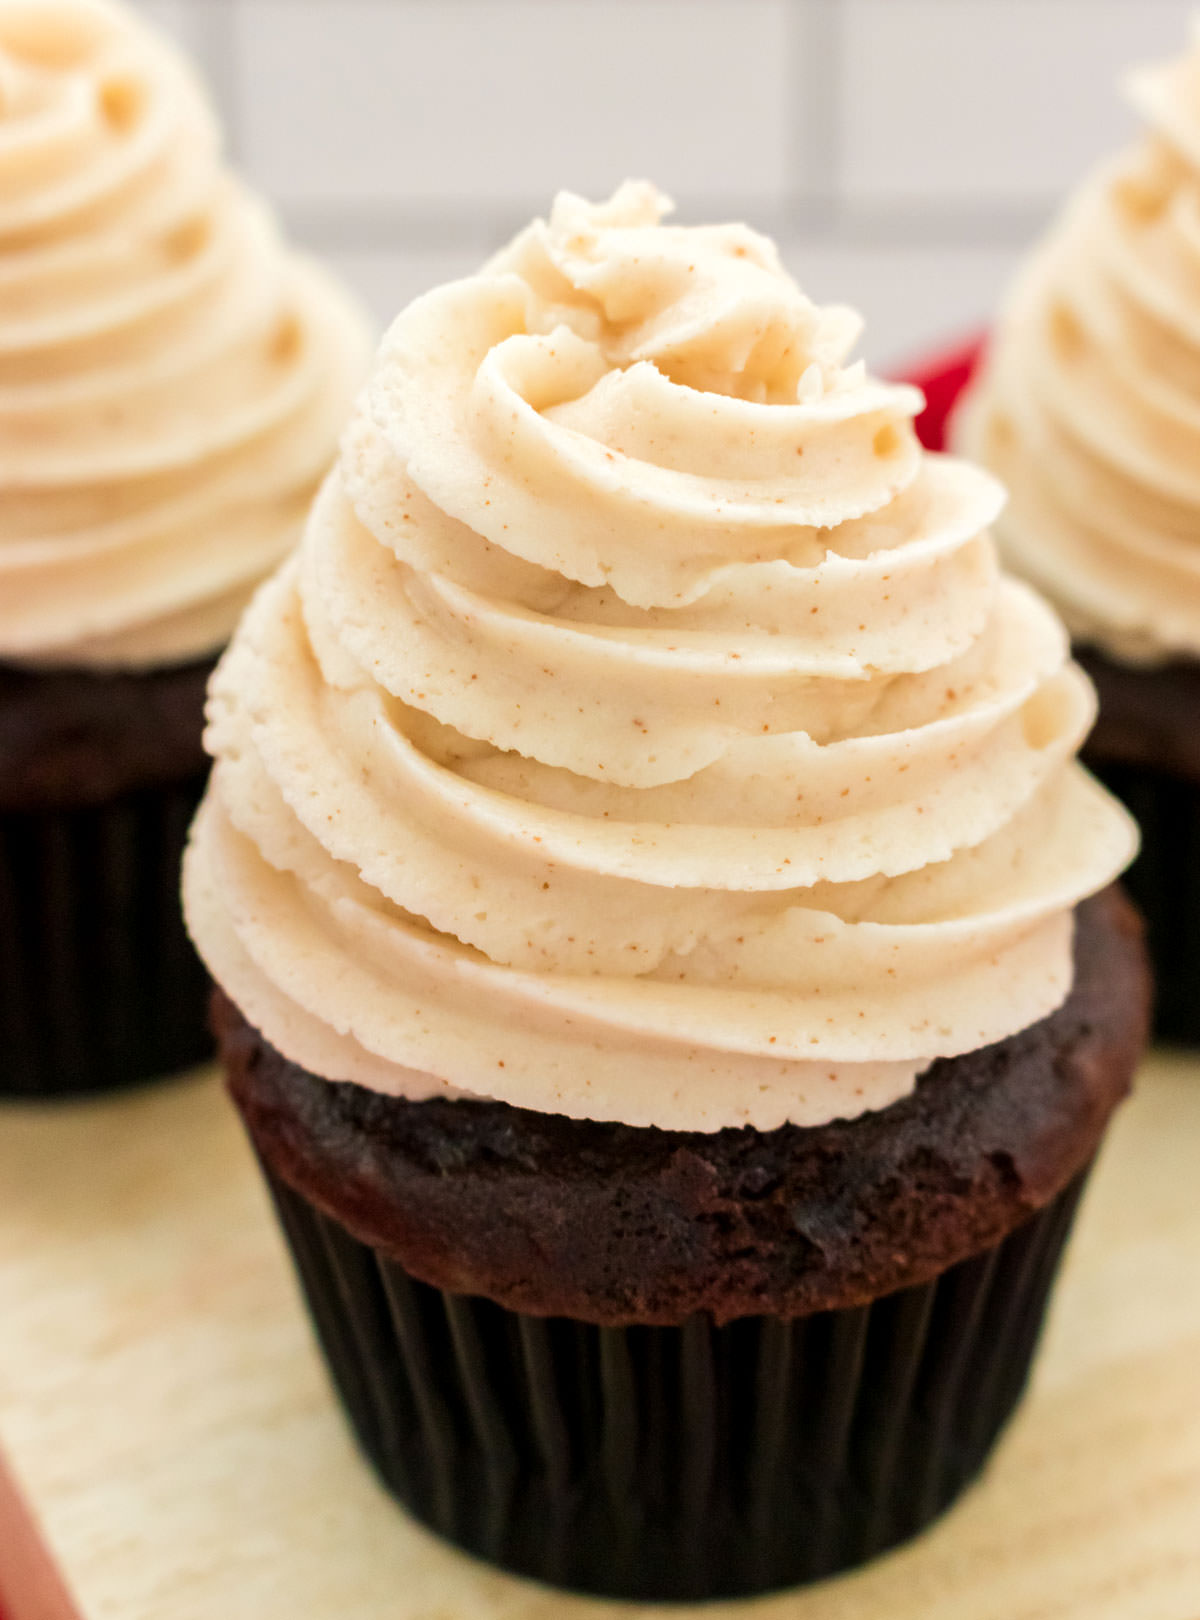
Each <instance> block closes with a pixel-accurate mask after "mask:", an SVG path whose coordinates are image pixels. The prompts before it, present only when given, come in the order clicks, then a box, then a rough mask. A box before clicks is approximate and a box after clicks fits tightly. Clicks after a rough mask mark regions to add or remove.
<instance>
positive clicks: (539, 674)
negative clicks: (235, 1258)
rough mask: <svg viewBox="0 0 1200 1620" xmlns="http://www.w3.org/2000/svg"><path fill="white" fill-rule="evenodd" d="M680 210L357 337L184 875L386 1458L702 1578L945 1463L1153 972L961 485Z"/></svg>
mask: <svg viewBox="0 0 1200 1620" xmlns="http://www.w3.org/2000/svg"><path fill="white" fill-rule="evenodd" d="M667 206H668V205H667V204H666V201H665V199H663V198H662V197H660V196H659V195H658V194H657V192H656V191H655V190H654V189H653V188H652V187H650V186H648V185H645V184H633V183H631V184H627V185H625V186H623V187H622V188H621V189H620V190H619V191H618V192H617V193H616V194H615V196H614V197H613V198H612V199H611V200H610V201H609V202H607V203H604V204H601V205H599V206H592V205H589V204H588V203H585V202H584V201H582V200H581V199H579V198H577V197H573V196H570V195H564V196H561V197H560V198H559V199H558V200H557V202H556V203H555V206H554V209H553V212H552V213H551V215H550V218H549V221H548V222H547V221H539V222H537V223H535V224H534V225H532V226H531V227H530V228H529V229H528V230H526V231H525V232H523V233H522V234H521V235H520V236H519V237H518V238H517V239H516V240H515V241H514V242H513V243H512V245H511V246H509V247H508V248H506V249H505V250H504V251H503V252H501V253H500V254H499V256H498V257H497V258H495V259H494V260H492V261H491V262H490V263H489V264H488V265H487V266H486V267H485V269H484V270H483V271H482V272H481V273H480V274H478V275H476V276H473V277H470V278H469V279H467V280H463V281H459V282H456V283H453V284H451V285H449V286H446V287H443V288H441V289H439V290H437V291H434V292H432V293H430V294H428V295H427V296H425V297H424V298H421V299H418V300H417V301H416V302H415V303H414V304H412V305H411V306H410V307H409V308H408V310H407V311H405V312H404V313H403V314H402V315H401V316H400V317H399V319H398V320H397V321H396V323H395V324H394V325H393V327H392V328H391V331H390V333H389V335H388V336H387V338H386V339H385V341H384V344H383V347H382V349H381V352H380V354H379V357H378V361H377V364H376V367H375V370H374V373H373V377H372V379H371V381H370V383H369V385H368V387H367V388H366V390H365V391H364V393H363V395H362V397H361V399H360V401H359V404H358V407H357V410H356V412H355V414H354V416H353V417H352V420H351V423H350V426H349V427H348V429H347V432H346V434H345V436H344V438H343V443H342V454H341V459H340V461H339V463H338V465H337V467H336V469H335V471H334V472H333V473H332V474H331V476H330V477H329V479H328V480H327V482H326V483H325V485H324V487H323V489H322V491H321V494H320V496H319V497H318V500H317V502H316V504H315V506H314V509H313V513H312V516H311V518H310V521H309V524H308V527H307V529H306V533H305V538H304V541H303V542H302V544H301V547H300V549H299V551H298V553H297V555H296V556H295V557H294V558H293V559H292V560H290V561H289V562H288V563H287V564H286V565H285V567H284V568H283V569H282V570H281V571H280V573H278V574H277V576H276V577H275V578H274V579H273V580H272V581H271V582H270V583H268V584H267V585H265V586H264V587H263V588H262V590H261V591H260V592H259V594H258V595H257V597H256V598H255V601H254V603H253V605H252V607H251V608H250V610H249V613H248V615H247V617H246V618H245V620H244V621H243V623H242V625H241V627H240V629H239V631H238V633H237V635H236V636H235V638H234V641H233V644H232V646H231V648H230V650H229V652H228V653H227V654H226V655H225V657H224V659H223V660H222V662H221V664H220V665H219V666H218V670H217V673H216V676H215V677H214V680H213V683H212V687H211V698H210V708H209V717H210V724H209V730H208V733H207V740H208V746H209V749H210V751H211V752H212V754H213V755H214V757H215V761H216V764H215V767H214V771H213V777H212V784H211V788H210V790H209V793H208V795H207V797H206V799H205V801H204V803H203V805H202V806H201V809H200V811H199V814H198V816H197V819H196V823H195V826H194V828H193V832H192V839H191V843H190V849H189V854H188V857H187V861H186V865H185V881H184V888H185V900H186V908H187V914H188V920H189V923H190V927H191V930H192V935H193V938H194V939H195V941H196V943H197V945H198V946H199V949H200V952H201V954H202V955H203V956H204V958H205V960H206V962H207V963H208V965H209V967H210V969H211V970H212V973H213V976H214V978H215V979H216V981H217V983H218V985H219V986H220V990H219V991H218V992H217V997H216V1022H217V1025H218V1029H219V1035H220V1041H221V1047H222V1052H223V1056H224V1061H225V1064H226V1068H227V1071H228V1077H229V1083H230V1086H231V1089H232V1092H233V1096H234V1099H235V1101H236V1103H237V1106H238V1108H239V1109H240V1111H241V1114H242V1117H243V1119H244V1121H245V1124H246V1127H247V1130H248V1132H249V1135H250V1138H251V1141H252V1143H253V1145H254V1148H255V1149H256V1151H257V1153H258V1156H259V1158H260V1160H261V1163H262V1166H263V1169H264V1171H265V1174H266V1177H267V1180H268V1182H269V1184H270V1187H271V1189H272V1192H273V1194H274V1197H275V1200H276V1203H277V1206H278V1210H279V1214H280V1217H281V1220H282V1224H283V1227H284V1229H285V1232H286V1234H287V1237H288V1240H289V1242H290V1244H291V1247H292V1250H293V1253H294V1256H295V1261H296V1265H297V1268H298V1270H299V1274H300V1277H301V1279H302V1282H303V1285H304V1288H305V1291H306V1293H307V1297H308V1302H309V1305H310V1307H311V1311H312V1314H313V1317H314V1320H315V1323H316V1327H317V1331H318V1333H319V1335H320V1338H321V1342H322V1344H323V1346H324V1348H325V1351H326V1354H327V1357H328V1360H329V1364H330V1366H331V1369H332V1372H333V1376H334V1378H335V1380H336V1383H337V1386H338V1389H339V1390H340V1392H341V1395H342V1397H343V1399H344V1401H345V1405H346V1407H347V1409H348V1412H349V1415H350V1418H351V1420H352V1422H353V1424H354V1427H355V1429H356V1432H357V1434H358V1436H359V1439H360V1441H361V1442H362V1445H363V1447H364V1449H365V1451H366V1452H367V1454H368V1456H369V1457H370V1458H371V1460H372V1461H373V1462H374V1464H375V1466H376V1467H377V1469H378V1471H379V1473H380V1475H381V1476H382V1478H383V1480H384V1481H385V1482H386V1484H387V1485H388V1486H389V1487H390V1488H391V1489H392V1491H393V1492H394V1493H395V1494H396V1496H397V1497H398V1498H399V1499H400V1500H401V1501H402V1502H403V1503H405V1504H406V1505H407V1507H408V1508H409V1509H410V1511H411V1512H412V1513H413V1514H415V1515H416V1516H417V1518H419V1519H420V1520H422V1521H423V1522H424V1523H426V1524H428V1525H430V1526H432V1527H433V1528H434V1529H436V1530H438V1531H440V1532H441V1533H442V1534H443V1535H445V1536H446V1537H448V1538H450V1539H451V1540H452V1541H454V1542H457V1543H458V1544H460V1545H461V1546H463V1547H466V1548H468V1549H470V1550H471V1551H472V1552H475V1553H477V1554H479V1555H480V1556H482V1557H484V1558H486V1559H490V1560H492V1561H494V1562H495V1563H497V1564H500V1565H502V1566H503V1567H505V1568H507V1569H510V1570H515V1571H518V1572H521V1573H523V1574H525V1575H529V1576H534V1577H536V1578H539V1579H541V1580H544V1581H548V1582H552V1583H556V1584H559V1585H562V1586H566V1587H570V1588H575V1589H580V1590H585V1591H591V1592H597V1593H604V1594H609V1595H613V1596H618V1597H627V1598H639V1599H701V1598H709V1597H718V1596H723V1595H732V1594H737V1593H751V1592H757V1591H765V1590H768V1589H771V1588H773V1587H779V1586H783V1585H787V1584H791V1583H794V1582H797V1581H800V1580H804V1579H809V1578H812V1577H816V1576H820V1575H825V1574H828V1573H830V1572H832V1571H834V1570H837V1569H841V1568H843V1567H846V1566H847V1565H850V1564H853V1563H856V1562H858V1561H860V1560H862V1559H864V1558H866V1557H868V1556H870V1555H871V1554H873V1553H876V1552H878V1551H880V1550H881V1549H883V1548H885V1547H888V1546H891V1545H892V1544H894V1543H895V1542H897V1541H899V1540H902V1539H903V1538H905V1537H907V1536H909V1535H911V1534H912V1533H914V1532H915V1531H916V1530H918V1529H920V1528H921V1526H922V1525H924V1524H926V1523H928V1522H929V1521H930V1520H931V1519H932V1518H933V1517H934V1516H936V1515H937V1514H938V1513H939V1512H940V1511H941V1510H942V1509H943V1508H944V1507H945V1506H946V1505H947V1504H948V1503H949V1502H950V1501H951V1500H952V1499H953V1498H954V1496H955V1495H956V1493H957V1492H958V1491H959V1490H960V1489H961V1488H962V1487H963V1486H964V1485H965V1484H966V1482H967V1481H968V1480H970V1479H971V1478H972V1477H973V1476H974V1475H975V1474H976V1473H977V1471H978V1470H979V1468H980V1467H981V1466H982V1464H983V1462H984V1459H985V1457H986V1455H987V1453H988V1450H989V1448H990V1446H991V1444H992V1441H993V1440H994V1438H995V1436H996V1434H997V1433H998V1431H999V1430H1000V1428H1001V1427H1002V1426H1003V1423H1004V1421H1005V1419H1006V1418H1007V1416H1008V1415H1009V1413H1010V1412H1011V1411H1012V1409H1013V1406H1014V1404H1015V1402H1016V1400H1017V1398H1018V1395H1019V1393H1020V1390H1021V1387H1022V1385H1023V1383H1024V1380H1025V1375H1026V1370H1027V1367H1028V1365H1029V1361H1030V1357H1031V1354H1032V1351H1033V1347H1034V1343H1035V1340H1036V1338H1037V1333H1038V1326H1039V1323H1040V1320H1041V1315H1042V1309H1043V1305H1044V1302H1045V1298H1046V1294H1047V1290H1048V1288H1049V1286H1050V1282H1051V1278H1052V1276H1053V1273H1054V1269H1055V1265H1056V1263H1057V1260H1058V1256H1059V1253H1060V1250H1061V1248H1062V1244H1063V1241H1064V1239H1065V1236H1066V1233H1067V1230H1068V1227H1069V1225H1070V1221H1071V1215H1072V1211H1073V1209H1074V1206H1075V1202H1076V1199H1077V1198H1078V1195H1079V1191H1080V1188H1081V1186H1082V1183H1083V1178H1084V1176H1085V1174H1086V1171H1087V1167H1088V1164H1089V1162H1090V1160H1091V1158H1092V1156H1093V1154H1094V1153H1095V1151H1096V1147H1097V1144H1098V1142H1099V1140H1100V1137H1101V1135H1102V1133H1103V1130H1104V1126H1105V1122H1106V1120H1107V1118H1108V1116H1109V1114H1110V1112H1111V1110H1112V1109H1113V1107H1114V1106H1115V1105H1116V1103H1117V1101H1118V1100H1119V1098H1120V1097H1121V1096H1122V1094H1123V1093H1124V1092H1125V1090H1126V1088H1127V1086H1128V1084H1129V1080H1130V1075H1131V1073H1132V1070H1133V1067H1134V1065H1135V1062H1136V1060H1137V1056H1138V1052H1139V1049H1140V1047H1141V1044H1142V1041H1143V1037H1144V1024H1145V1003H1146V981H1145V970H1144V964H1143V960H1142V953H1141V944H1140V938H1139V932H1138V924H1137V922H1136V920H1135V918H1134V917H1133V916H1132V914H1131V911H1130V908H1129V906H1128V903H1127V902H1126V901H1125V900H1124V899H1123V898H1122V896H1121V895H1120V893H1119V891H1117V890H1116V889H1115V888H1113V887H1112V880H1113V878H1114V875H1115V874H1116V873H1117V872H1119V871H1120V869H1121V868H1122V867H1123V866H1124V865H1125V863H1126V862H1127V861H1128V860H1129V858H1130V856H1131V854H1132V852H1133V849H1134V842H1135V835H1134V831H1133V828H1132V825H1131V822H1130V820H1129V818H1128V817H1127V816H1126V814H1125V813H1124V812H1123V811H1122V810H1121V809H1120V808H1119V807H1118V806H1117V805H1116V804H1115V802H1114V801H1113V800H1111V799H1110V798H1109V797H1108V795H1107V794H1106V793H1105V792H1104V791H1103V790H1102V789H1100V788H1099V787H1098V786H1097V785H1096V784H1095V783H1094V782H1093V781H1092V780H1091V779H1090V778H1089V777H1088V776H1087V775H1086V774H1085V773H1084V772H1083V771H1082V770H1081V769H1080V768H1079V766H1078V765H1077V764H1076V763H1075V762H1074V755H1075V751H1076V749H1077V747H1078V745H1079V743H1080V741H1081V739H1082V737H1083V735H1084V733H1085V732H1086V730H1087V728H1088V726H1089V725H1090V723H1091V720H1092V716H1093V695H1092V691H1091V688H1090V686H1089V683H1088V681H1087V679H1086V677H1085V676H1084V675H1083V674H1082V673H1081V672H1080V671H1079V669H1078V668H1076V667H1075V666H1074V665H1073V664H1072V663H1071V662H1070V661H1069V655H1068V649H1067V642H1066V637H1065V634H1064V632H1063V630H1062V628H1061V626H1060V624H1059V622H1058V620H1057V619H1056V618H1055V616H1054V614H1053V613H1052V611H1051V610H1050V609H1049V608H1047V607H1046V606H1045V605H1044V604H1043V603H1042V602H1041V600H1040V599H1039V598H1038V597H1037V596H1036V595H1034V593H1033V592H1032V591H1031V590H1030V589H1029V588H1028V587H1027V586H1024V585H1020V584H1018V583H1016V582H1015V581H1012V580H1008V579H1005V578H1003V577H1001V576H1000V574H999V573H998V570H997V565H996V560H995V556H994V553H993V547H992V544H991V541H990V539H989V538H988V535H987V525H988V524H989V523H990V521H991V520H992V519H993V518H994V517H995V515H996V513H997V511H998V510H999V507H1000V504H1001V492H1000V489H999V487H998V485H997V484H996V483H995V482H994V481H993V480H992V479H991V478H990V477H989V476H988V475H987V474H985V473H983V472H980V471H978V470H976V469H974V468H973V467H970V466H968V465H966V464H964V463H960V462H956V461H953V460H950V459H948V458H946V457H937V456H929V455H925V454H923V453H922V451H921V450H920V447H919V445H918V444H917V441H916V438H915V436H914V432H913V426H912V421H913V416H914V414H915V413H916V412H917V410H918V409H919V407H920V405H921V396H920V394H919V393H918V392H917V391H916V390H915V389H912V388H907V387H898V386H890V385H887V384H884V383H881V382H877V381H873V380H872V379H870V378H868V377H867V375H866V373H865V371H864V369H863V367H862V365H861V364H850V363H848V361H847V355H848V353H849V351H850V349H851V347H852V345H853V343H854V341H855V338H856V335H857V332H858V324H859V323H858V321H857V318H856V317H855V316H854V315H853V314H852V313H850V312H849V311H847V310H845V309H841V308H829V309H819V308H817V307H816V306H814V305H813V304H812V303H811V302H810V301H809V300H808V299H807V298H806V297H804V295H803V294H802V293H801V291H800V290H799V288H798V287H797V286H796V285H795V283H794V282H793V281H792V280H791V279H790V278H789V277H788V275H787V274H786V273H785V272H784V270H783V269H782V267H781V265H780V262H779V259H778V256H777V254H776V251H775V249H774V247H773V246H772V244H771V243H770V242H769V241H767V240H765V239H764V238H763V237H761V236H759V235H757V234H755V233H754V232H753V231H751V230H749V229H747V228H745V227H743V226H740V225H725V226H715V227H706V228H675V227H668V226H664V225H663V224H662V223H661V222H660V221H661V219H662V216H663V214H664V213H665V211H666V209H667Z"/></svg>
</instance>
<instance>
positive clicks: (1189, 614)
mask: <svg viewBox="0 0 1200 1620" xmlns="http://www.w3.org/2000/svg"><path fill="white" fill-rule="evenodd" d="M1131 88H1132V93H1133V99H1134V102H1135V104H1136V106H1137V107H1138V109H1139V111H1140V112H1141V113H1142V114H1143V115H1144V116H1145V118H1146V119H1147V121H1148V124H1149V131H1148V133H1147V134H1146V135H1145V136H1143V138H1142V139H1141V140H1140V142H1139V143H1138V144H1137V145H1136V146H1135V147H1134V148H1133V149H1132V150H1131V151H1129V152H1127V153H1124V154H1122V155H1121V156H1120V157H1119V158H1117V159H1116V160H1115V161H1113V162H1110V163H1108V164H1106V165H1105V166H1104V167H1103V168H1101V169H1100V170H1099V172H1098V173H1096V174H1095V175H1094V176H1093V177H1092V178H1091V179H1090V180H1089V181H1088V182H1087V183H1086V184H1085V185H1084V186H1083V187H1082V188H1081V190H1080V192H1079V194H1078V196H1077V197H1075V198H1074V199H1073V200H1072V203H1071V205H1070V207H1069V208H1068V209H1067V210H1066V212H1065V214H1064V216H1063V218H1062V220H1061V221H1060V222H1059V223H1058V224H1057V226H1056V227H1055V228H1054V230H1053V231H1052V233H1051V235H1050V236H1049V238H1048V240H1047V241H1046V242H1045V243H1044V244H1043V245H1042V246H1041V247H1040V248H1039V250H1038V251H1037V252H1036V254H1035V255H1034V256H1033V258H1032V260H1031V262H1030V263H1029V265H1028V266H1027V267H1026V269H1025V270H1024V272H1023V273H1022V275H1021V277H1020V279H1019V281H1018V284H1017V286H1016V288H1015V289H1014V292H1013V294H1012V297H1011V299H1010V302H1009V305H1008V307H1007V309H1006V312H1005V314H1004V317H1003V319H1002V321H1001V323H1000V326H999V329H998V332H997V334H996V337H995V341H994V343H993V344H992V346H991V350H990V354H989V360H988V364H987V365H986V367H985V369H984V371H983V373H982V375H981V377H980V378H979V380H978V381H977V383H976V385H975V387H974V389H973V390H972V392H971V393H970V394H969V395H968V397H967V400H966V402H965V403H964V405H963V406H962V408H961V410H960V413H959V416H958V418H957V422H956V429H955V437H956V439H957V442H958V443H960V444H961V445H962V447H963V448H964V450H966V451H967V453H969V454H971V455H974V456H976V457H977V458H978V459H980V460H982V461H984V462H985V463H986V464H988V465H989V466H991V467H992V468H993V469H994V470H995V471H996V472H997V473H998V474H999V475H1000V476H1001V477H1002V478H1003V479H1004V480H1005V482H1006V483H1007V485H1008V487H1009V491H1010V495H1011V500H1010V503H1009V506H1008V508H1007V510H1006V512H1005V514H1004V516H1003V517H1002V519H1001V521H1000V524H999V526H998V530H997V537H998V540H999V542H1000V546H1001V550H1002V552H1003V553H1004V555H1005V557H1006V560H1007V561H1008V563H1009V564H1010V565H1011V566H1012V568H1013V569H1014V570H1016V571H1017V572H1019V573H1021V574H1023V575H1024V576H1025V577H1026V578H1028V579H1030V580H1032V581H1033V583H1034V584H1035V585H1037V586H1038V587H1039V588H1041V589H1042V590H1044V591H1045V592H1046V594H1047V595H1048V596H1050V597H1051V599H1052V600H1053V601H1054V602H1055V604H1056V605H1057V606H1058V607H1059V609H1060V610H1061V612H1062V614H1063V617H1064V618H1065V619H1066V622H1067V624H1068V626H1069V627H1070V629H1071V632H1072V635H1073V637H1074V640H1075V644H1076V650H1077V654H1078V657H1079V660H1080V662H1081V663H1082V664H1083V666H1084V668H1085V669H1087V670H1088V672H1089V673H1090V674H1091V676H1092V678H1093V680H1094V681H1095V683H1096V686H1097V688H1098V690H1099V694H1100V719H1099V723H1098V724H1097V726H1096V729H1095V731H1094V732H1093V733H1092V736H1091V738H1090V740H1089V742H1088V744H1087V746H1086V748H1085V750H1084V759H1085V761H1086V762H1087V763H1088V764H1089V765H1091V766H1092V768H1093V769H1094V770H1095V771H1096V773H1097V774H1098V775H1099V776H1100V777H1101V778H1102V779H1103V780H1104V781H1105V782H1106V783H1107V784H1108V785H1109V786H1110V787H1111V788H1112V789H1113V791H1114V792H1116V793H1118V794H1119V795H1120V796H1121V797H1122V798H1123V799H1124V800H1125V802H1126V803H1127V804H1128V805H1129V807H1130V809H1131V810H1132V811H1133V812H1134V814H1135V815H1136V816H1137V818H1138V820H1139V822H1140V823H1141V828H1142V839H1143V847H1142V854H1141V856H1140V858H1139V860H1138V861H1137V863H1136V864H1135V865H1134V867H1133V869H1132V871H1131V872H1130V875H1129V883H1130V888H1131V889H1132V890H1133V893H1134V895H1135V897H1136V898H1137V900H1138V902H1139V904H1140V905H1141V907H1142V909H1143V910H1144V912H1145V913H1146V916H1147V920H1148V923H1149V940H1150V947H1151V953H1152V955H1153V958H1154V962H1155V967H1156V970H1157V978H1158V1001H1157V1029H1158V1033H1159V1034H1160V1035H1162V1036H1163V1037H1165V1038H1167V1039H1169V1040H1179V1041H1186V1042H1189V1043H1192V1044H1195V1043H1197V1042H1200V743H1198V741H1197V730H1198V725H1200V473H1198V472H1197V468H1198V467H1200V293H1198V291H1197V283H1196V241H1197V236H1198V233H1200V50H1196V51H1193V53H1192V54H1191V55H1190V56H1187V57H1185V58H1184V59H1183V60H1181V61H1179V62H1176V63H1173V64H1171V65H1170V66H1167V67H1163V68H1159V69H1156V70H1152V71H1149V72H1145V73H1142V74H1139V75H1137V76H1135V77H1134V79H1133V81H1132V85H1131Z"/></svg>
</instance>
